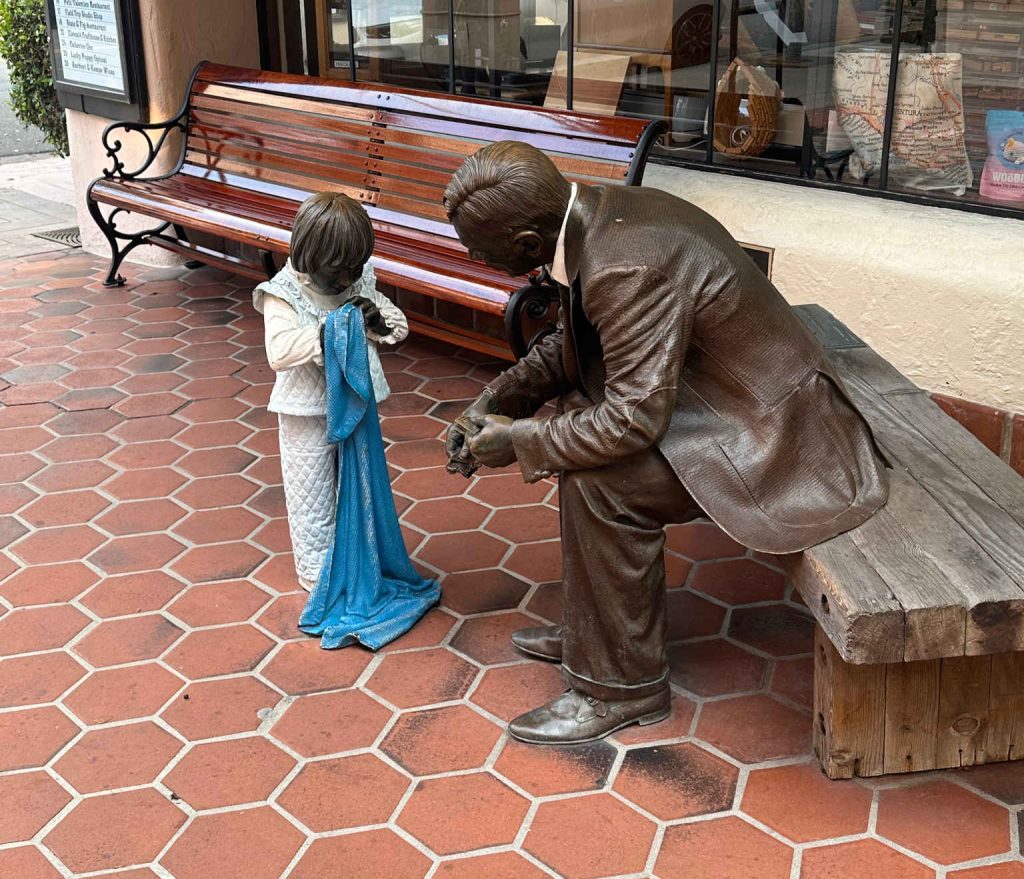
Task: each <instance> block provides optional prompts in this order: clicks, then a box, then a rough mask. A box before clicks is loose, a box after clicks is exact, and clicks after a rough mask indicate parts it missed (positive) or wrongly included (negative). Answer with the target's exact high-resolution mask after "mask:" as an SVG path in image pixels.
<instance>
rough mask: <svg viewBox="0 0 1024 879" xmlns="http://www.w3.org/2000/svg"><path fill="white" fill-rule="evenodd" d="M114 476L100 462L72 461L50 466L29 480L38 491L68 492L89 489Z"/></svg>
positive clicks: (112, 471) (109, 469)
mask: <svg viewBox="0 0 1024 879" xmlns="http://www.w3.org/2000/svg"><path fill="white" fill-rule="evenodd" d="M113 475H114V469H113V468H112V467H108V466H107V465H106V464H104V463H103V462H102V461H74V462H71V463H68V464H51V465H50V466H49V467H47V468H46V469H45V470H41V471H40V472H38V473H36V474H34V475H33V476H32V478H31V479H30V480H29V482H31V484H32V485H34V486H35V487H36V488H37V489H39V490H40V491H70V490H72V489H75V488H91V487H93V486H95V485H99V484H100V483H101V482H103V481H104V480H105V479H107V478H109V477H110V476H113Z"/></svg>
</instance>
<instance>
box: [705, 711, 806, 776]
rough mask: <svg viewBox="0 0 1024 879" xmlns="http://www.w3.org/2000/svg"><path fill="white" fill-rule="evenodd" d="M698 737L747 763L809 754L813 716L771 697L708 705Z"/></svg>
mask: <svg viewBox="0 0 1024 879" xmlns="http://www.w3.org/2000/svg"><path fill="white" fill-rule="evenodd" d="M697 735H698V737H700V738H702V739H704V741H706V742H708V743H709V744H712V745H714V746H715V747H717V748H721V749H722V750H723V751H725V752H726V753H727V754H730V755H731V756H733V757H735V758H736V759H737V760H742V761H743V762H745V763H759V762H761V761H763V760H775V759H779V758H781V757H795V756H797V755H800V754H804V753H807V752H808V751H809V750H810V745H811V718H810V715H808V714H804V713H803V712H800V711H796V710H795V709H793V708H789V707H788V706H785V705H782V704H781V703H779V702H776V701H775V700H774V699H771V698H769V697H768V696H763V695H756V696H741V697H739V698H736V699H724V700H722V701H720V702H711V703H708V704H706V705H705V706H704V708H703V710H702V712H701V716H700V722H699V723H698V725H697Z"/></svg>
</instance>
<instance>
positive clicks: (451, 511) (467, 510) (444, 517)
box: [402, 497, 491, 534]
mask: <svg viewBox="0 0 1024 879" xmlns="http://www.w3.org/2000/svg"><path fill="white" fill-rule="evenodd" d="M490 513H491V510H490V508H489V507H487V506H485V505H484V504H481V503H477V502H476V501H473V500H471V499H470V498H465V497H446V498H441V499H439V500H430V501H419V502H418V503H417V504H416V505H415V506H413V507H412V508H411V509H409V510H407V511H406V512H405V514H404V515H403V516H402V521H403V522H407V523H408V524H410V525H414V526H415V527H417V528H419V529H420V530H421V531H426V532H427V533H428V534H441V533H444V532H446V531H471V530H473V529H474V528H477V527H479V526H480V524H481V523H482V522H483V521H484V519H486V518H487V517H488V516H489V515H490Z"/></svg>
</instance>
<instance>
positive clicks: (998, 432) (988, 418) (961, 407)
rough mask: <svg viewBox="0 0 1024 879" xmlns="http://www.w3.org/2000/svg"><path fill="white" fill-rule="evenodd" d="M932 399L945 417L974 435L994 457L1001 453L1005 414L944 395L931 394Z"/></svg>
mask: <svg viewBox="0 0 1024 879" xmlns="http://www.w3.org/2000/svg"><path fill="white" fill-rule="evenodd" d="M932 399H933V400H934V401H935V402H936V403H938V405H939V406H940V407H941V408H942V410H943V411H944V412H945V413H946V414H947V415H949V416H950V417H951V418H953V419H954V420H955V421H958V422H959V423H960V424H961V425H962V426H963V427H965V428H967V430H969V431H970V432H971V433H972V434H974V436H975V437H977V438H978V440H980V441H981V443H982V445H984V446H985V447H986V448H987V449H988V450H989V451H991V452H992V453H993V454H996V455H998V454H1000V453H1001V452H1002V447H1003V424H1004V423H1005V421H1006V416H1007V413H1006V412H1004V411H1003V410H1002V409H994V408H992V407H991V406H984V405H982V404H981V403H972V402H971V401H970V400H959V399H957V398H956V397H947V396H945V395H944V394H932Z"/></svg>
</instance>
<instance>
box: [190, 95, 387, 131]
mask: <svg viewBox="0 0 1024 879" xmlns="http://www.w3.org/2000/svg"><path fill="white" fill-rule="evenodd" d="M189 111H190V113H191V116H192V118H193V119H195V120H201V119H203V118H205V117H214V118H216V119H219V120H231V121H232V122H233V123H234V124H235V125H237V126H239V127H240V128H244V129H245V130H250V131H251V130H255V131H257V132H258V131H259V126H260V124H261V123H266V124H268V125H271V124H272V125H273V126H274V128H272V129H269V130H272V131H282V132H285V136H286V137H291V138H297V137H300V136H301V137H304V138H309V139H311V140H315V141H316V142H318V143H330V142H331V139H332V138H336V137H338V136H339V135H343V136H344V135H348V136H351V137H353V138H355V139H357V140H359V141H363V140H365V139H366V138H367V137H368V136H369V132H370V129H371V128H372V127H373V125H374V119H373V118H372V117H371V118H369V119H356V120H351V119H347V118H345V117H337V116H328V115H323V114H320V113H304V112H302V111H299V110H295V109H290V108H287V107H277V106H273V105H268V104H263V105H260V104H256V103H244V102H242V101H235V100H231V99H230V98H219V97H216V96H215V95H212V94H210V93H199V94H194V95H193V96H192V103H191V106H190V108H189ZM364 115H365V114H364ZM289 132H294V133H289ZM299 132H301V135H300V134H299Z"/></svg>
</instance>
